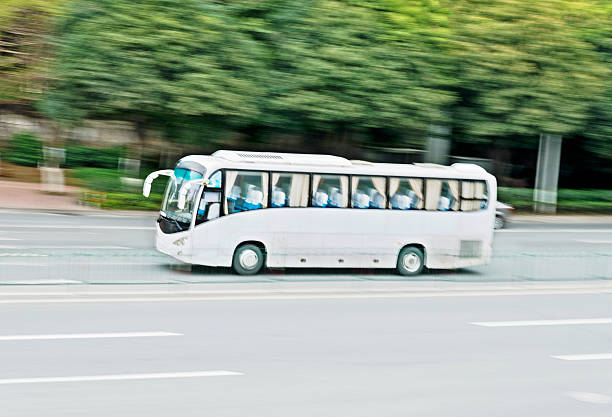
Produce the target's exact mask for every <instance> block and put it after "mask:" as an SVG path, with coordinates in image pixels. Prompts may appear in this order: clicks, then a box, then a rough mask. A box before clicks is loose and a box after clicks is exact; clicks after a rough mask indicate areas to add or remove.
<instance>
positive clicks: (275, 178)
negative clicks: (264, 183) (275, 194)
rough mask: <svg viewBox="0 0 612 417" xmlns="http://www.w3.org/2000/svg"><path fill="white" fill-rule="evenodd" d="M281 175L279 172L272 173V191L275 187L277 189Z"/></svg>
mask: <svg viewBox="0 0 612 417" xmlns="http://www.w3.org/2000/svg"><path fill="white" fill-rule="evenodd" d="M280 175H281V174H279V173H278V172H273V173H272V184H271V187H270V188H272V189H274V187H276V184H278V180H279V179H280Z"/></svg>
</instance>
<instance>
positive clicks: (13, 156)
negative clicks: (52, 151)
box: [2, 133, 43, 167]
mask: <svg viewBox="0 0 612 417" xmlns="http://www.w3.org/2000/svg"><path fill="white" fill-rule="evenodd" d="M42 158H43V153H42V141H41V140H40V139H38V138H37V137H36V135H34V134H32V133H18V134H16V135H14V136H13V137H11V138H10V139H9V146H8V148H7V149H6V150H5V151H4V152H2V159H6V160H7V161H8V162H11V163H13V164H16V165H22V166H27V167H35V166H38V162H39V161H41V160H42Z"/></svg>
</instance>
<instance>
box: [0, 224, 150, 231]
mask: <svg viewBox="0 0 612 417" xmlns="http://www.w3.org/2000/svg"><path fill="white" fill-rule="evenodd" d="M0 229H109V230H155V227H152V226H100V225H86V224H83V225H75V224H65V225H62V224H0Z"/></svg>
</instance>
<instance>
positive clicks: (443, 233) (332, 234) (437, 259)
mask: <svg viewBox="0 0 612 417" xmlns="http://www.w3.org/2000/svg"><path fill="white" fill-rule="evenodd" d="M489 217H491V215H490V213H489V211H488V210H486V211H479V212H469V213H461V212H456V213H443V214H441V213H437V212H434V211H431V212H428V211H421V210H406V211H403V210H360V209H320V208H275V209H261V210H256V211H250V212H242V213H235V214H232V215H230V216H224V217H221V218H218V219H215V220H211V221H209V222H206V223H203V224H200V225H198V226H195V228H194V229H193V230H192V231H191V232H182V234H181V235H184V236H189V235H190V234H191V235H192V238H191V239H190V238H189V237H188V238H187V239H185V241H186V242H193V243H192V244H193V253H187V252H186V251H185V250H183V251H182V254H183V256H182V258H180V257H179V259H182V260H186V259H189V262H191V263H194V264H201V265H210V266H231V264H232V256H233V254H234V251H235V249H236V248H237V247H238V246H239V245H241V244H243V243H245V242H259V243H261V244H262V245H263V246H264V247H265V249H266V265H267V266H268V267H325V268H334V267H351V268H394V267H395V265H396V262H397V256H398V254H399V252H400V250H401V249H402V248H403V247H404V246H407V245H418V246H422V247H423V248H424V251H425V255H426V266H427V267H428V268H441V269H445V268H460V267H468V266H474V265H480V264H484V263H487V262H488V260H489V258H490V255H491V244H492V232H491V233H490V237H489V238H483V236H485V237H486V236H487V234H488V230H489V223H490V222H489V221H488V220H489ZM490 230H491V231H492V230H493V229H492V225H490ZM176 235H178V234H175V235H172V236H176ZM181 237H182V236H181ZM176 240H177V239H174V240H172V242H171V243H172V246H174V253H175V254H174V255H172V254H171V253H168V252H169V251H163V252H164V253H168V254H171V255H172V256H175V257H177V256H176V253H177V252H178V248H177V247H176V246H177V245H176V243H175V242H176ZM462 241H468V242H478V245H479V246H480V249H479V252H478V254H479V256H470V254H469V253H468V254H462V253H461V242H462Z"/></svg>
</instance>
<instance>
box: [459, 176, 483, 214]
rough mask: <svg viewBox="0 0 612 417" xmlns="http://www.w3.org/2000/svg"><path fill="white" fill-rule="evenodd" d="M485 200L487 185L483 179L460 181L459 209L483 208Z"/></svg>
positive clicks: (472, 209)
mask: <svg viewBox="0 0 612 417" xmlns="http://www.w3.org/2000/svg"><path fill="white" fill-rule="evenodd" d="M487 202H488V195H487V186H486V183H485V182H484V181H462V182H461V211H477V210H484V209H486V208H487Z"/></svg>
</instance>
